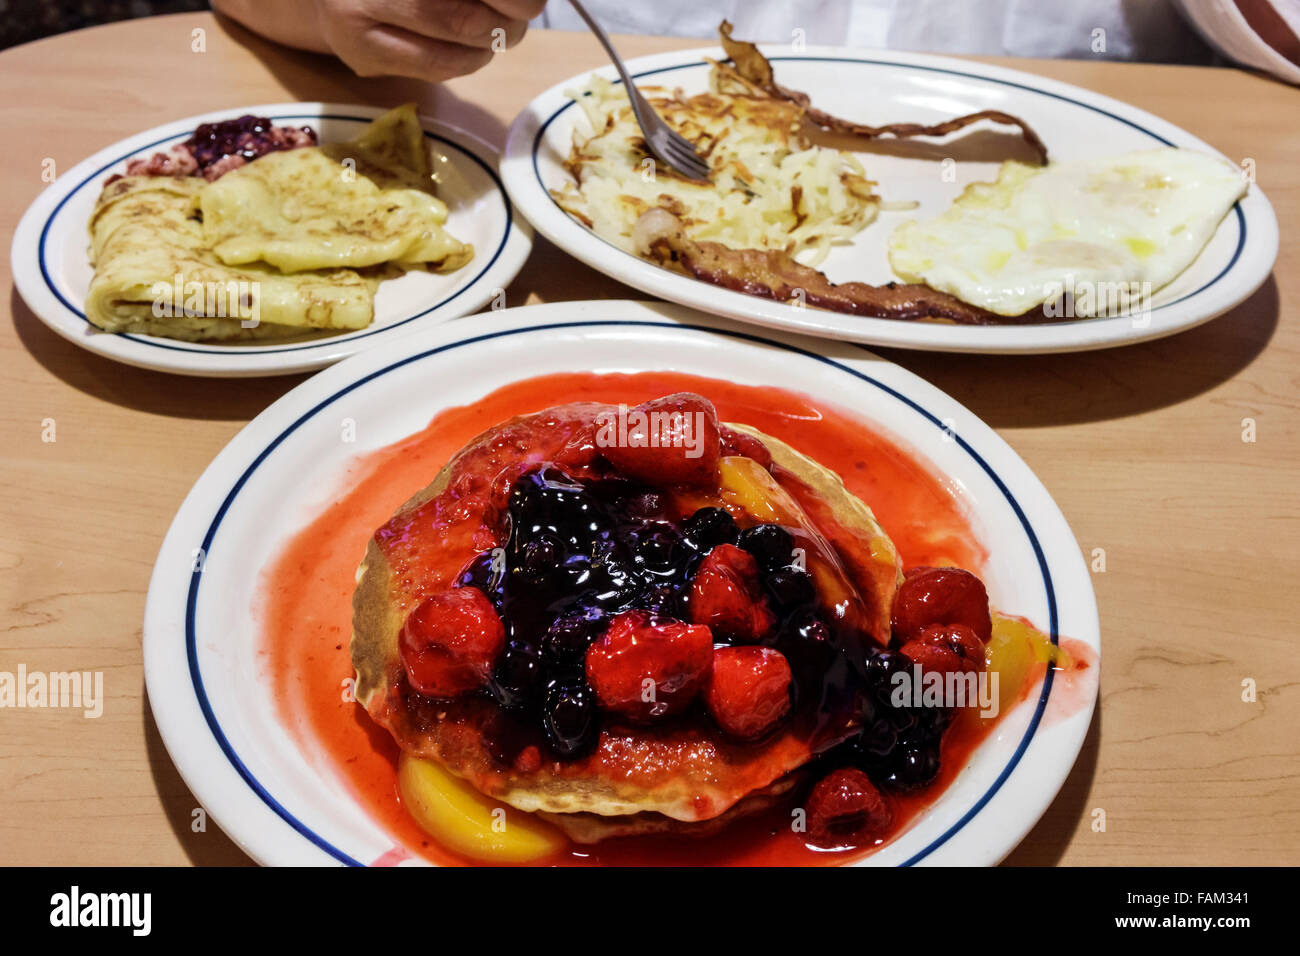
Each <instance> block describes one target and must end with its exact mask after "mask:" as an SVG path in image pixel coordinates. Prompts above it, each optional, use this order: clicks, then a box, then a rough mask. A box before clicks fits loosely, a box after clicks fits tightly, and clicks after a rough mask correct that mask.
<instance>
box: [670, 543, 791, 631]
mask: <svg viewBox="0 0 1300 956" xmlns="http://www.w3.org/2000/svg"><path fill="white" fill-rule="evenodd" d="M690 617H691V620H692V621H693V622H694V623H696V624H706V625H708V626H709V628H710V629H711V630H712V631H713V633H714V634H716V635H717V636H718V637H720V638H725V639H727V640H733V641H742V642H745V643H750V644H753V643H757V642H759V641H761V640H763V638H765V637H767V636H768V635H769V634H770V633H772V629H773V628H774V627H775V626H776V616H775V615H774V614H773V613H772V609H771V608H770V607H768V603H767V599H766V598H765V597H764V596H763V590H762V587H761V584H760V582H759V577H758V562H757V561H755V560H754V556H753V555H752V554H750V553H749V552H748V551H745V550H743V549H741V548H738V547H736V546H735V545H734V544H720V545H718V546H717V547H716V548H714V549H713V550H712V551H710V552H709V553H708V554H707V555H706V556H705V558H704V560H703V561H701V562H700V566H699V568H698V569H697V570H696V572H695V577H694V578H693V579H692V581H691V595H690Z"/></svg>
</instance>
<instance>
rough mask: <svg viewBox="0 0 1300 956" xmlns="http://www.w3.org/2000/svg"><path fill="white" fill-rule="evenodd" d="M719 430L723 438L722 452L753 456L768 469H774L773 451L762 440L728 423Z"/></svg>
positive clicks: (745, 456)
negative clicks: (728, 425) (729, 425)
mask: <svg viewBox="0 0 1300 956" xmlns="http://www.w3.org/2000/svg"><path fill="white" fill-rule="evenodd" d="M718 431H719V437H720V438H721V439H722V454H724V455H739V456H741V457H743V458H752V459H754V461H756V462H758V463H759V464H760V465H762V466H763V467H764V468H765V469H767V470H768V471H771V470H772V453H771V452H770V451H768V450H767V446H766V445H764V444H763V443H762V441H760V440H759V439H757V438H755V437H754V436H753V435H747V434H745V433H744V432H740V431H736V430H735V429H734V428H728V427H727V426H726V425H722V426H720V427H719V430H718Z"/></svg>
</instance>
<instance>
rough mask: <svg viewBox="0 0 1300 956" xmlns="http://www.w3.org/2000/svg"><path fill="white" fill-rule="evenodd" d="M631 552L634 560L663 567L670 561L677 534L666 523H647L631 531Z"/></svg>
mask: <svg viewBox="0 0 1300 956" xmlns="http://www.w3.org/2000/svg"><path fill="white" fill-rule="evenodd" d="M631 539H632V553H633V554H634V555H635V557H636V561H637V562H638V563H639V564H641V565H644V566H645V567H650V568H665V567H667V566H668V565H670V564H671V563H672V560H673V552H674V551H675V550H676V548H677V535H676V534H674V533H673V531H672V529H671V528H669V527H667V526H666V525H649V526H647V527H645V528H641V529H638V530H636V531H633V532H632V534H631Z"/></svg>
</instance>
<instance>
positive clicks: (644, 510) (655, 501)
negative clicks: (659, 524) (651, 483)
mask: <svg viewBox="0 0 1300 956" xmlns="http://www.w3.org/2000/svg"><path fill="white" fill-rule="evenodd" d="M626 507H627V513H628V514H629V515H631V516H632V517H633V518H643V519H644V518H657V517H659V515H661V514H663V510H664V496H663V495H662V494H660V493H659V492H657V491H643V492H641V493H640V494H636V495H633V496H632V497H630V498H628V499H627V506H626Z"/></svg>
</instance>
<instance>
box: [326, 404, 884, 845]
mask: <svg viewBox="0 0 1300 956" xmlns="http://www.w3.org/2000/svg"><path fill="white" fill-rule="evenodd" d="M552 411H555V410H552ZM540 414H543V415H545V414H546V413H540ZM531 420H532V416H525V417H523V418H519V419H514V420H512V421H511V422H507V423H505V424H503V425H501V426H497V427H496V428H493V429H490V430H489V431H488V432H485V433H484V434H483V435H481V436H480V437H479V438H477V439H476V440H475V441H473V442H471V443H470V444H469V445H467V446H466V447H465V448H464V449H463V450H462V451H461V452H460V453H459V454H458V455H457V456H456V457H454V458H453V459H452V461H450V462H449V463H448V464H447V465H446V466H445V467H444V468H443V469H442V470H441V471H440V472H439V473H438V475H437V477H436V478H435V479H434V481H433V482H432V483H431V484H430V485H429V486H428V487H426V488H425V489H424V490H423V491H421V492H419V493H418V494H417V495H415V497H413V498H412V499H411V500H410V501H408V502H407V503H406V504H405V505H403V506H402V508H401V509H399V511H398V516H399V517H400V516H409V515H411V514H412V513H413V512H415V511H417V510H418V509H420V508H421V507H422V506H424V505H426V504H427V503H429V502H431V501H432V500H433V499H435V498H437V497H438V496H439V495H441V494H442V492H443V491H445V490H446V489H448V488H449V487H452V486H453V483H454V486H455V487H457V488H460V487H462V486H464V487H473V486H476V485H478V484H481V483H484V482H488V483H490V482H491V481H492V477H491V476H490V475H488V474H486V473H479V472H477V471H475V470H474V469H473V468H471V469H469V472H470V473H466V470H465V469H464V468H463V464H464V463H465V462H477V461H482V460H483V458H484V456H485V455H486V456H487V457H488V458H489V459H491V457H492V456H491V449H493V448H508V447H513V446H514V443H515V441H516V440H519V439H520V438H521V436H524V435H527V434H529V433H530V431H531V426H530V421H531ZM728 427H730V428H732V429H733V430H736V431H744V432H745V433H747V434H750V435H753V436H754V437H757V438H758V439H759V440H761V441H762V442H763V443H764V444H765V445H766V446H767V448H768V450H769V451H770V453H771V455H772V461H773V472H774V473H784V475H785V476H787V477H788V478H791V479H793V481H792V482H791V484H792V485H795V486H797V488H798V489H799V491H798V493H797V494H795V495H794V497H796V498H797V499H798V501H799V503H800V504H801V505H804V509H803V510H804V511H805V512H807V513H808V515H809V517H810V518H811V519H812V521H813V523H814V525H815V527H816V528H817V529H818V530H821V529H822V527H823V524H822V522H819V521H818V515H817V514H816V509H810V508H809V507H808V504H809V503H811V502H813V501H816V502H819V503H820V505H819V506H820V507H822V508H824V509H826V512H825V514H823V515H822V518H823V520H824V519H825V518H826V517H828V516H831V517H833V519H834V521H835V523H836V524H837V525H838V526H839V530H838V531H837V532H836V540H840V541H845V540H846V536H847V539H848V540H849V541H851V542H852V543H853V545H854V548H855V549H861V554H862V555H863V556H862V557H859V558H858V559H856V560H846V561H844V571H845V573H846V575H847V577H848V578H849V580H850V581H851V584H852V587H853V588H854V589H855V590H856V592H857V593H858V594H860V595H861V598H862V605H863V607H864V609H865V613H866V625H865V626H866V627H867V628H868V629H869V630H871V631H872V632H873V633H874V632H875V631H876V630H878V629H879V628H880V627H881V626H882V618H881V615H882V614H883V616H884V617H883V626H884V627H885V628H886V629H887V627H888V609H889V607H890V606H891V605H892V603H893V594H894V591H895V590H896V588H897V586H898V584H899V582H900V581H901V577H902V576H901V573H900V570H899V558H898V555H897V553H896V551H895V550H894V547H893V545H892V543H891V542H890V541H889V538H888V537H887V536H886V534H885V532H884V531H883V529H881V527H880V525H879V524H878V523H877V522H876V520H875V518H874V516H873V515H872V513H871V510H870V509H869V508H868V507H867V506H866V505H865V504H863V503H862V502H861V501H859V500H858V499H857V498H856V497H854V496H853V495H852V494H851V493H850V492H849V491H848V490H847V489H846V488H845V487H844V484H843V483H842V482H841V481H840V479H839V477H838V476H836V475H835V474H834V473H833V472H831V471H829V470H828V469H826V468H824V467H823V466H821V465H820V464H818V463H817V462H815V461H813V460H812V459H810V458H808V457H806V456H804V455H802V454H801V453H799V452H798V451H796V450H795V449H793V448H791V447H790V446H789V445H786V444H785V443H783V442H780V441H777V440H775V439H773V438H770V437H769V436H766V435H764V434H762V433H761V432H758V431H757V430H755V429H752V428H747V427H745V426H739V425H729V426H728ZM764 473H765V474H766V472H764ZM455 497H456V496H455V495H453V496H452V498H453V499H454V498H455ZM444 546H445V543H444ZM468 557H469V555H466V558H468ZM399 577H400V575H399V574H398V573H397V572H395V569H394V567H393V566H392V565H391V564H390V562H389V559H388V557H387V556H386V554H385V552H384V550H383V549H382V548H381V547H380V545H379V543H378V542H377V541H376V540H375V539H374V538H372V539H371V541H370V543H369V546H368V548H367V551H366V556H365V559H364V560H363V561H362V563H361V565H360V567H359V568H358V570H357V588H356V590H355V592H354V595H353V635H352V643H351V655H352V661H353V665H354V667H355V668H356V675H357V679H356V699H357V700H358V701H359V702H360V703H361V704H362V705H363V706H364V707H365V708H366V709H367V711H368V712H369V713H370V715H371V717H372V718H373V719H374V720H375V721H376V722H377V723H379V724H380V725H381V726H383V727H385V728H386V729H388V730H389V732H390V733H392V735H393V736H394V738H395V739H396V741H397V743H398V744H399V746H400V747H401V748H402V749H403V750H404V751H406V752H407V753H410V754H412V755H415V756H419V757H423V758H426V759H430V760H434V761H436V762H438V763H439V764H441V765H442V766H444V767H446V768H447V769H448V770H450V771H451V772H453V773H455V774H457V775H458V776H460V777H462V778H464V779H466V780H468V781H469V782H470V783H471V784H472V785H473V786H474V787H475V788H477V789H478V790H479V791H480V792H482V793H485V794H487V795H488V796H490V797H492V798H494V799H497V800H500V801H502V802H504V803H507V804H510V805H511V806H514V807H516V808H518V809H521V810H525V811H531V812H541V813H545V814H558V815H564V816H561V818H560V820H559V821H556V820H555V818H554V817H548V819H552V820H553V821H554V822H562V823H563V822H565V821H567V822H569V823H572V824H573V825H572V827H568V826H566V830H569V831H570V832H571V833H573V834H574V836H575V839H584V838H586V839H599V838H601V837H602V836H604V835H612V834H614V833H618V834H626V833H630V832H662V831H664V830H665V829H666V828H668V829H673V830H674V831H677V830H682V831H685V832H689V831H690V830H693V829H694V828H695V826H696V825H698V824H700V823H702V822H705V821H711V820H714V819H716V818H718V817H721V816H723V815H724V814H727V813H728V812H729V811H731V810H732V808H733V807H737V806H738V805H739V804H741V803H742V801H745V800H746V798H747V797H750V796H751V795H754V796H759V795H762V794H765V793H766V794H769V795H770V794H771V793H774V792H779V791H780V790H784V789H786V786H785V785H783V786H780V787H777V786H776V785H777V782H778V781H785V780H787V778H789V776H790V775H791V774H794V773H797V772H798V771H799V769H800V768H801V767H803V766H804V765H805V764H807V763H808V762H809V761H810V760H811V759H812V757H813V750H814V745H813V743H812V742H811V740H810V739H809V735H808V734H807V733H806V732H805V731H804V730H803V729H801V728H800V727H798V726H796V725H795V724H790V725H787V726H786V727H785V728H783V729H782V730H781V731H780V732H778V733H777V734H776V735H775V736H774V737H773V738H771V739H768V740H766V741H764V742H763V743H761V744H745V743H738V742H736V741H734V740H731V739H729V738H728V737H727V736H726V734H725V733H723V732H722V731H721V730H720V729H719V728H717V727H716V726H714V725H713V724H711V723H710V722H707V721H695V722H691V723H687V724H683V723H670V724H665V725H663V726H655V727H644V726H631V725H627V724H623V723H620V722H618V721H617V720H609V721H608V722H607V723H606V724H605V726H604V727H603V728H602V731H601V734H600V738H599V742H598V743H597V745H596V749H595V750H594V752H592V753H590V754H588V755H587V756H584V757H581V758H578V759H574V760H566V761H555V760H545V759H543V760H542V761H541V765H540V767H537V768H536V769H532V770H525V769H520V768H519V767H517V766H504V765H503V764H501V763H500V762H498V761H497V760H496V759H495V758H494V757H493V756H492V755H491V754H490V753H489V752H488V749H487V746H486V745H485V742H484V732H485V731H486V730H490V729H491V728H492V726H493V721H494V720H496V719H498V716H499V713H500V710H499V708H498V707H497V705H496V704H495V702H493V701H492V700H491V699H489V698H487V697H483V696H469V697H462V698H458V699H455V700H437V701H434V700H429V699H426V698H421V697H419V696H418V695H413V696H411V697H403V696H401V694H400V692H398V691H397V690H396V689H397V688H399V687H400V686H401V684H402V673H403V665H402V662H401V656H400V651H399V648H398V635H399V633H400V631H401V628H402V625H403V621H404V619H405V614H406V611H407V609H408V605H409V600H408V595H406V594H405V593H404V591H403V585H401V584H400V583H399V581H398V579H399ZM877 639H879V638H877ZM885 639H886V640H887V639H888V638H887V630H886V637H885ZM762 805H765V801H762V800H759V799H754V800H751V801H749V803H748V804H746V806H749V807H754V808H759V807H761V806H762ZM737 812H740V811H737ZM587 815H595V816H597V817H604V818H620V819H618V820H617V822H616V823H612V824H611V825H609V826H605V825H599V823H598V821H593V820H592V819H591V818H590V816H587ZM674 824H682V827H681V828H678V827H676V826H675V825H674Z"/></svg>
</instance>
